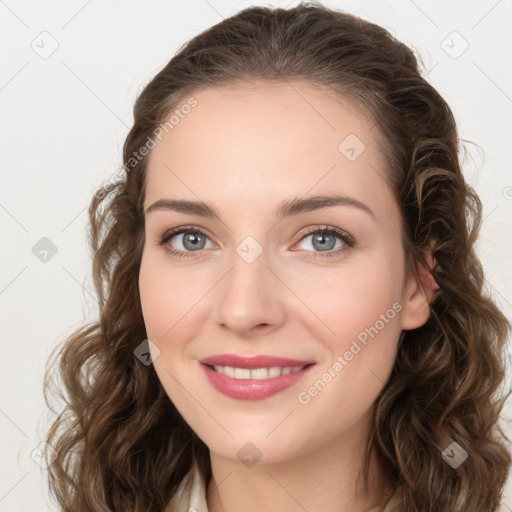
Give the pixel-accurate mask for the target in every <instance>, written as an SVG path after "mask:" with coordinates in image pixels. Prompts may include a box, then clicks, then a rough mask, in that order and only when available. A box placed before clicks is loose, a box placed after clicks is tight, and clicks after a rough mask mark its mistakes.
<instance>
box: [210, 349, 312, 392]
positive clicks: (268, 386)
mask: <svg viewBox="0 0 512 512" xmlns="http://www.w3.org/2000/svg"><path fill="white" fill-rule="evenodd" d="M200 363H202V364H201V367H202V368H203V370H204V372H205V373H206V376H207V378H208V380H209V381H210V383H211V384H212V386H213V387H214V388H215V389H217V391H220V392H221V393H223V394H224V395H226V396H229V397H231V398H236V399H239V400H262V399H264V398H268V397H270V396H272V395H274V394H276V393H279V392H281V391H284V390H285V389H287V388H289V387H291V386H293V385H294V384H296V383H297V382H298V381H299V380H301V379H302V378H303V377H304V375H305V374H306V373H308V372H309V370H310V369H311V368H312V366H313V365H314V361H299V360H297V359H287V358H282V357H273V356H255V357H240V356H236V355H234V354H222V355H218V356H212V357H207V358H204V359H201V360H200ZM212 366H231V367H234V368H246V369H256V368H272V367H302V370H300V371H299V372H297V373H290V374H288V375H280V376H279V377H272V378H268V379H235V378H233V377H229V376H228V375H226V374H224V373H220V372H217V371H215V370H214V369H213V367H212Z"/></svg>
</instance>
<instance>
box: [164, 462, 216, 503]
mask: <svg viewBox="0 0 512 512" xmlns="http://www.w3.org/2000/svg"><path fill="white" fill-rule="evenodd" d="M163 512H208V508H207V504H206V491H205V487H204V483H203V480H202V478H201V475H200V473H199V470H198V469H197V467H196V466H195V465H194V466H193V467H192V469H191V470H190V471H189V473H187V475H186V476H185V478H184V479H183V480H182V482H181V484H180V486H179V487H178V490H177V491H176V494H175V495H174V496H173V498H172V499H171V501H170V502H169V503H168V504H167V506H166V507H165V510H164V511H163Z"/></svg>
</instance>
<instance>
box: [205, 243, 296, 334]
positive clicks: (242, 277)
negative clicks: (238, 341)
mask: <svg viewBox="0 0 512 512" xmlns="http://www.w3.org/2000/svg"><path fill="white" fill-rule="evenodd" d="M232 262H233V263H232V267H231V269H230V271H229V272H228V274H227V275H226V276H225V277H224V279H223V280H222V282H221V283H219V285H218V286H217V287H216V290H217V296H216V297H215V303H216V310H215V315H216V322H217V325H220V326H221V328H223V329H225V330H229V331H232V332H233V333H234V334H236V335H238V336H241V337H247V336H249V337H250V336H254V335H256V334H262V333H263V332H267V331H268V332H270V331H273V330H275V329H278V328H279V327H280V326H281V325H282V324H283V323H284V321H285V317H286V311H285V307H284V303H283V298H284V297H283V294H284V293H285V287H284V285H283V284H282V283H281V281H280V280H279V279H278V277H276V275H275V273H274V272H273V271H272V270H271V269H270V268H269V267H268V266H267V258H266V257H265V253H263V254H261V255H260V256H259V257H258V258H257V259H256V260H254V261H252V262H250V263H249V262H248V261H246V260H245V259H244V258H243V257H241V256H240V255H239V254H238V253H236V252H235V253H234V255H233V259H232Z"/></svg>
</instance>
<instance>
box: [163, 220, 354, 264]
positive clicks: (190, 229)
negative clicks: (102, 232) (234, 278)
mask: <svg viewBox="0 0 512 512" xmlns="http://www.w3.org/2000/svg"><path fill="white" fill-rule="evenodd" d="M182 233H199V234H201V235H204V236H206V237H208V236H207V235H206V233H204V232H203V231H202V230H200V229H198V228H196V227H195V226H181V227H179V228H174V229H171V230H170V231H167V232H165V233H164V235H163V236H162V237H161V238H160V241H159V242H158V245H159V246H162V247H163V248H164V250H165V251H166V252H167V253H169V254H171V255H173V256H177V257H179V258H192V257H193V256H192V254H193V253H194V252H200V250H199V251H177V250H176V249H172V248H170V247H169V245H168V244H167V242H169V240H171V238H174V237H175V236H176V235H181V234H182ZM318 233H321V234H325V233H327V234H330V235H336V236H337V237H338V238H340V239H341V240H342V242H344V243H345V244H346V245H347V246H348V247H345V248H341V249H337V250H332V249H331V250H329V251H325V252H322V251H318V252H316V254H317V255H318V256H313V258H316V257H320V258H332V257H333V256H337V255H338V254H339V253H341V252H343V251H346V250H347V248H348V249H350V248H353V247H354V246H355V245H356V241H355V239H354V238H353V237H352V236H351V235H349V234H348V233H347V232H346V231H343V230H342V229H339V228H337V227H335V226H325V227H321V226H315V228H314V229H312V230H311V231H308V232H307V233H305V234H304V236H302V237H301V238H300V240H299V242H302V240H304V239H305V238H307V237H308V236H311V235H315V234H318ZM308 252H310V251H308Z"/></svg>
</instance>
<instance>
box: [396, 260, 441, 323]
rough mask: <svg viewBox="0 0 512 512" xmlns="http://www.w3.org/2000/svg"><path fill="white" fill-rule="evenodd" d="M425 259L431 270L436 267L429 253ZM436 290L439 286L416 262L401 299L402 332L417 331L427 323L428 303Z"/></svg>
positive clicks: (435, 262)
mask: <svg viewBox="0 0 512 512" xmlns="http://www.w3.org/2000/svg"><path fill="white" fill-rule="evenodd" d="M425 259H426V262H427V264H428V265H429V267H430V268H431V269H432V268H434V267H435V266H436V265H437V261H436V260H435V258H433V257H432V255H431V253H429V254H427V255H426V257H425ZM438 289H439V286H438V284H437V283H436V282H435V279H434V277H433V276H432V275H431V274H430V272H429V271H428V270H427V269H426V268H425V267H424V266H423V265H422V264H421V263H420V262H416V264H415V267H414V271H413V272H412V273H411V274H410V275H409V278H408V282H407V286H406V289H405V293H404V297H403V300H404V303H403V312H402V329H403V330H409V329H417V328H418V327H421V326H422V325H424V324H425V323H426V322H427V320H428V319H429V316H430V303H431V302H432V299H433V296H434V294H435V292H436V290H438Z"/></svg>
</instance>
